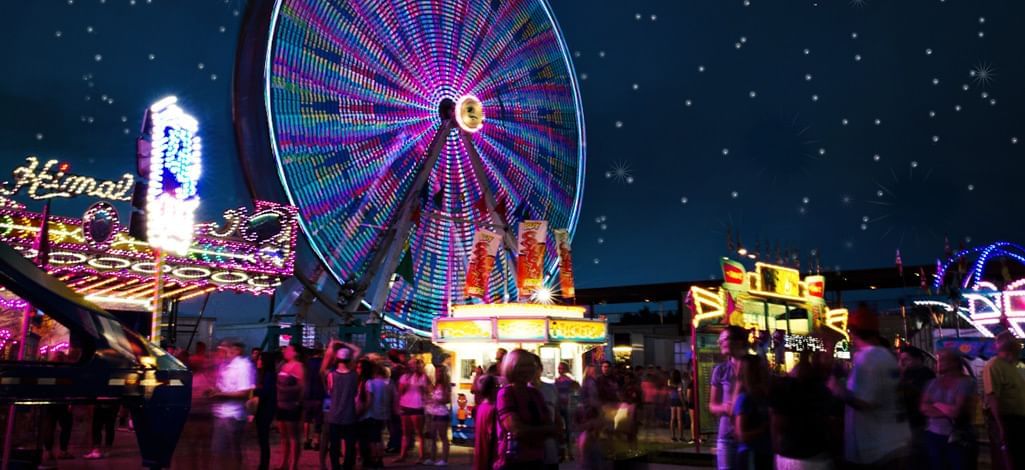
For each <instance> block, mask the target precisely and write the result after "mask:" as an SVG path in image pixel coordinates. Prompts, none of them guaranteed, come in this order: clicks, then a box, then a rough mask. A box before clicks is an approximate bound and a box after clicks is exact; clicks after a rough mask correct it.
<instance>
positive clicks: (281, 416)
mask: <svg viewBox="0 0 1025 470" xmlns="http://www.w3.org/2000/svg"><path fill="white" fill-rule="evenodd" d="M302 414H303V409H302V408H301V407H298V406H297V407H295V408H294V409H291V410H286V409H284V408H278V410H277V411H276V412H275V413H274V417H275V418H277V420H278V421H284V422H286V423H298V422H299V418H302Z"/></svg>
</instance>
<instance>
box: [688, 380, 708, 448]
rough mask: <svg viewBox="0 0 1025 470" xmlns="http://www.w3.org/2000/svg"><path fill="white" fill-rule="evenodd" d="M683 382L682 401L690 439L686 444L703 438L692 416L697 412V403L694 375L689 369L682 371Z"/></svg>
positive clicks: (696, 421)
mask: <svg viewBox="0 0 1025 470" xmlns="http://www.w3.org/2000/svg"><path fill="white" fill-rule="evenodd" d="M683 383H684V393H683V397H684V401H683V403H684V406H685V408H686V409H685V413H686V416H687V418H688V420H687V421H688V422H689V424H690V440H688V441H687V443H688V444H693V443H695V442H696V441H698V440H700V441H701V442H704V440H703V439H701V433H700V432H699V431H698V420H697V419H696V417H695V416H694V415H696V414H697V413H698V408H697V404H696V403H694V387H695V386H696V385H695V384H694V377H692V376H691V374H690V370H685V371H683Z"/></svg>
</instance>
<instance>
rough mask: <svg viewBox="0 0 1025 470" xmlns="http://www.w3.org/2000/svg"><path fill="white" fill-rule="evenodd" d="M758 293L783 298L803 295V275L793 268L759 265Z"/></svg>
mask: <svg viewBox="0 0 1025 470" xmlns="http://www.w3.org/2000/svg"><path fill="white" fill-rule="evenodd" d="M755 267H756V269H757V270H758V293H765V294H775V295H778V296H783V297H795V298H796V297H799V296H800V295H801V273H800V271H798V270H796V269H793V268H786V267H783V266H775V265H772V264H764V263H758V264H756V265H755Z"/></svg>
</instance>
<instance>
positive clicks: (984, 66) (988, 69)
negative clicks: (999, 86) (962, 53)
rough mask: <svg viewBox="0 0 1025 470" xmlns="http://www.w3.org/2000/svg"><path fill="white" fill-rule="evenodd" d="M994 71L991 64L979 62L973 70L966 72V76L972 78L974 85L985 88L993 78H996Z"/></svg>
mask: <svg viewBox="0 0 1025 470" xmlns="http://www.w3.org/2000/svg"><path fill="white" fill-rule="evenodd" d="M995 71H996V69H994V68H993V66H992V65H991V64H989V63H987V62H979V63H978V64H976V65H975V68H973V69H972V70H971V71H969V72H968V75H969V76H970V77H972V81H973V82H975V84H976V85H980V86H983V87H986V86H989V85H990V84H991V83H992V82H993V77H995V76H996V74H995V73H994V72H995Z"/></svg>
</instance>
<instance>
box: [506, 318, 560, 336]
mask: <svg viewBox="0 0 1025 470" xmlns="http://www.w3.org/2000/svg"><path fill="white" fill-rule="evenodd" d="M495 323H496V324H497V330H498V339H499V340H502V341H544V340H545V339H546V338H545V336H546V335H545V326H546V324H547V321H546V320H545V319H544V318H500V319H498V320H496V321H495Z"/></svg>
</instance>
